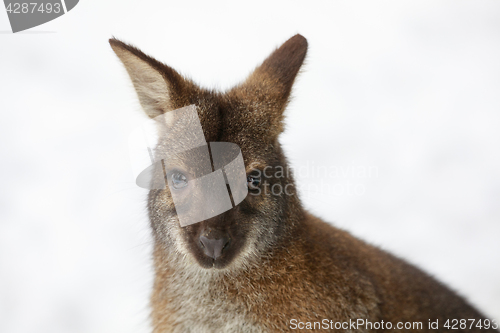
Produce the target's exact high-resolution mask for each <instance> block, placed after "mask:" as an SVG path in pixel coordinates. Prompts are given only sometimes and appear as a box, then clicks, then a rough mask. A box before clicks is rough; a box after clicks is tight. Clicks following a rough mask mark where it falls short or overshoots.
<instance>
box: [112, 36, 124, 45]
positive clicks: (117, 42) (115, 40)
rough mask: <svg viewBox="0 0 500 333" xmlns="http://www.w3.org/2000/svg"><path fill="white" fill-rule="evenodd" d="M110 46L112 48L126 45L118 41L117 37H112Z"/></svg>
mask: <svg viewBox="0 0 500 333" xmlns="http://www.w3.org/2000/svg"><path fill="white" fill-rule="evenodd" d="M109 45H111V47H116V46H118V47H119V46H122V47H123V45H124V43H123V42H122V41H119V40H118V39H116V38H115V37H111V38H110V39H109Z"/></svg>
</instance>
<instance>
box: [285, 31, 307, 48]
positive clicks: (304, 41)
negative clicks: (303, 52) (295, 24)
mask: <svg viewBox="0 0 500 333" xmlns="http://www.w3.org/2000/svg"><path fill="white" fill-rule="evenodd" d="M292 40H293V41H294V43H297V44H299V45H300V46H302V47H305V48H307V45H308V43H307V39H306V38H305V37H304V36H302V35H301V34H296V35H295V36H293V37H292V38H290V39H289V41H292Z"/></svg>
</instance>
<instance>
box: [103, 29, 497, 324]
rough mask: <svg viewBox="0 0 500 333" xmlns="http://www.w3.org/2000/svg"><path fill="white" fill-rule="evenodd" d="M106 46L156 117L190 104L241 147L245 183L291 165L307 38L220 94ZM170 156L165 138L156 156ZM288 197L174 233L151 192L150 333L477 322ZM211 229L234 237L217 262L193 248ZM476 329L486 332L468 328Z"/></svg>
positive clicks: (435, 287) (449, 295) (447, 294)
mask: <svg viewBox="0 0 500 333" xmlns="http://www.w3.org/2000/svg"><path fill="white" fill-rule="evenodd" d="M110 43H111V46H112V48H113V50H114V51H115V52H116V54H117V55H118V57H119V58H120V59H121V60H122V62H123V63H124V64H125V67H126V69H127V71H128V73H129V75H130V77H131V79H132V82H133V84H134V86H135V88H136V91H137V93H138V96H139V100H140V102H141V105H142V107H143V109H144V110H145V111H146V113H147V114H148V115H149V116H150V117H151V118H154V117H155V116H157V115H159V114H162V113H164V112H168V111H171V110H174V109H177V108H181V107H184V106H187V105H191V104H195V105H196V106H197V108H198V113H199V114H198V115H199V118H200V121H201V124H202V127H203V131H204V134H205V138H206V141H207V142H210V141H226V142H233V143H236V144H238V145H239V146H240V147H241V150H242V153H243V157H244V161H245V165H246V166H247V172H248V173H249V174H251V173H252V172H254V171H255V170H260V171H262V170H263V169H264V168H265V167H270V168H273V169H277V168H279V167H285V168H286V166H287V161H286V159H285V157H284V155H283V152H282V150H281V147H280V144H279V142H278V136H279V134H280V133H281V132H282V130H283V123H282V120H283V112H284V110H285V108H286V106H287V103H288V100H289V97H290V92H291V89H292V85H293V82H294V80H295V77H296V75H297V73H298V72H299V69H300V67H301V65H302V63H303V61H304V58H305V55H306V51H307V41H306V39H305V38H304V37H302V36H300V35H296V36H294V37H292V38H291V39H290V40H288V41H287V42H286V43H285V44H283V45H282V46H281V47H280V48H278V49H277V50H276V51H275V52H274V53H273V54H271V55H270V56H269V57H268V58H267V59H266V60H265V61H264V62H263V64H262V65H261V66H259V67H258V68H257V69H256V70H255V71H254V72H253V74H251V75H250V76H249V78H248V79H247V80H246V81H244V82H243V83H241V84H240V85H238V86H236V87H235V88H233V89H231V90H229V91H227V92H225V93H222V92H216V91H210V90H206V89H203V88H200V87H198V86H197V85H195V84H194V83H193V82H192V81H190V80H188V79H185V78H183V77H182V76H180V75H179V74H178V73H177V72H176V71H175V70H174V69H172V68H171V67H169V66H166V65H164V64H162V63H160V62H158V61H156V60H155V59H153V58H151V57H149V56H147V55H145V54H144V53H142V52H141V51H139V50H138V49H136V48H134V47H132V46H130V45H127V44H124V43H122V42H120V41H118V40H116V39H111V40H110ZM165 149H168V147H167V144H166V141H164V140H163V139H162V138H160V141H159V143H158V147H157V149H156V150H157V152H158V154H160V155H161V153H162V151H164V150H165ZM276 184H277V185H279V186H281V188H285V187H286V186H287V185H290V186H289V187H288V188H289V189H293V178H292V175H284V176H283V177H281V176H280V177H275V176H273V177H270V178H266V179H265V181H264V182H263V183H262V184H261V188H262V190H264V189H269V188H271V187H272V186H273V185H276ZM289 194H290V195H285V194H281V195H272V194H270V193H268V194H265V193H264V191H262V192H261V193H260V194H258V195H255V194H252V193H250V194H249V195H248V197H247V198H246V199H245V200H244V201H243V202H242V203H241V204H240V205H239V206H237V207H236V208H234V209H232V210H230V211H228V212H226V213H224V214H221V215H219V216H217V217H215V218H212V219H209V220H206V221H202V222H200V223H197V224H194V225H190V226H187V227H184V228H181V227H180V226H179V223H178V221H177V219H176V216H175V210H174V207H173V203H172V198H171V195H170V192H169V190H168V189H165V190H151V191H150V194H149V199H148V207H149V215H150V219H151V225H152V228H153V235H154V240H155V248H154V264H155V271H156V278H155V283H154V290H153V293H152V298H151V301H152V307H153V313H152V320H153V326H154V332H204V331H206V332H284V331H289V330H290V320H291V319H297V320H298V321H302V322H313V321H321V320H323V319H328V320H333V321H334V322H336V321H349V319H352V320H354V321H355V320H357V319H366V320H369V321H371V322H380V321H382V320H383V321H384V322H388V321H390V322H392V323H393V324H395V323H397V322H405V321H409V322H416V321H420V322H422V323H423V330H422V331H432V330H428V327H427V325H428V321H429V320H431V321H435V320H436V319H439V323H440V325H441V326H440V329H439V330H438V331H444V329H443V328H442V325H443V324H444V322H445V321H446V320H447V319H481V318H483V317H482V316H481V314H479V313H478V312H477V311H476V310H475V309H473V308H472V307H471V306H470V305H468V304H467V302H466V301H464V300H463V299H462V298H460V297H459V296H457V295H456V294H455V293H454V292H452V291H450V290H449V289H447V288H446V287H445V286H443V285H442V284H440V283H439V282H437V281H436V280H434V279H433V278H431V277H430V276H429V275H427V274H425V273H423V272H422V271H420V270H418V269H417V268H415V267H413V266H411V265H409V264H408V263H406V262H405V261H403V260H400V259H398V258H396V257H394V256H392V255H390V254H388V253H386V252H384V251H382V250H380V249H378V248H376V247H373V246H371V245H368V244H366V243H364V242H363V241H360V240H358V239H356V238H354V237H353V236H351V235H350V234H349V233H347V232H345V231H342V230H339V229H337V228H335V227H333V226H331V225H329V224H327V223H325V222H323V221H321V220H319V219H318V218H315V217H314V216H312V215H310V214H308V213H307V212H306V211H305V210H304V209H303V208H302V206H301V203H300V200H299V198H298V196H297V195H296V193H295V192H294V191H291V193H289ZM207 230H216V231H217V232H224V233H226V234H228V235H229V237H230V239H231V245H230V247H229V248H228V249H226V250H225V252H224V253H223V255H222V257H221V258H220V259H217V260H215V261H214V260H213V259H211V258H206V256H204V255H203V252H201V250H200V247H199V237H200V235H201V234H202V233H204V232H207ZM320 331H326V330H320ZM332 331H335V330H332ZM339 331H359V332H363V331H365V330H364V329H359V330H350V329H340V330H339ZM379 331H384V330H379ZM389 331H391V330H389ZM394 331H397V330H394ZM434 331H435V330H434ZM479 331H481V332H483V331H488V330H478V329H474V328H473V329H472V330H471V332H479ZM489 331H490V332H493V331H494V330H492V329H490V330H489Z"/></svg>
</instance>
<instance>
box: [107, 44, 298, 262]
mask: <svg viewBox="0 0 500 333" xmlns="http://www.w3.org/2000/svg"><path fill="white" fill-rule="evenodd" d="M110 43H111V46H112V47H113V50H114V51H115V52H116V54H117V55H118V56H119V58H120V59H121V60H122V61H123V63H124V64H125V67H126V69H127V71H128V73H129V75H130V77H131V78H132V82H133V83H134V86H135V88H136V90H137V93H138V96H139V100H140V102H141V105H142V107H143V109H144V110H145V111H146V113H147V115H148V116H149V117H151V118H155V117H157V116H158V115H161V114H163V113H166V112H169V111H172V110H175V109H179V108H182V107H184V106H188V105H191V104H194V105H196V106H197V109H198V113H199V118H200V121H201V125H202V127H203V131H204V134H205V138H206V141H207V142H209V141H211V142H214V141H221V142H232V143H236V144H237V145H238V146H239V147H241V150H242V155H243V158H244V162H245V165H246V166H247V170H246V171H247V174H248V182H249V183H248V186H249V195H248V196H247V198H246V199H245V200H244V201H243V202H242V203H241V204H240V205H238V206H236V207H235V208H234V209H231V210H229V211H228V212H226V213H223V214H221V215H218V216H216V217H213V218H211V219H208V220H205V221H202V222H200V223H196V224H192V225H189V226H186V227H180V226H179V221H178V220H177V218H176V216H175V207H174V204H173V202H172V197H171V195H170V191H169V190H168V188H167V189H165V190H153V191H151V193H150V195H149V209H150V215H151V220H152V224H153V229H154V232H155V236H156V238H157V239H158V241H159V242H162V243H164V245H165V246H166V247H169V248H172V247H173V248H175V251H177V252H178V253H180V254H182V255H184V256H187V257H189V256H192V257H193V258H195V259H196V261H197V262H198V264H199V265H200V266H201V267H204V268H212V267H214V268H224V267H226V266H228V265H230V264H231V263H234V264H235V265H236V266H238V265H240V266H241V265H243V266H244V265H245V263H247V264H248V262H249V261H251V260H252V258H258V257H260V256H261V255H262V254H263V253H264V252H265V251H267V250H268V248H269V246H272V245H273V244H274V243H275V242H276V241H277V240H278V239H279V237H280V234H281V233H283V232H285V231H286V230H287V225H285V224H284V222H283V216H284V212H285V211H286V210H290V209H292V210H294V209H295V210H296V207H294V205H295V206H297V205H299V203H298V201H297V200H296V199H294V200H285V199H284V198H283V197H284V195H273V194H272V193H273V192H274V193H278V192H283V194H284V192H285V191H286V193H287V194H288V195H292V196H294V187H293V181H292V179H291V176H290V174H289V172H287V170H288V169H287V168H286V161H285V158H284V156H283V154H282V152H281V148H280V145H279V142H278V140H277V139H278V135H279V134H280V133H281V131H282V130H283V124H282V118H283V111H284V109H285V107H286V104H287V102H288V98H289V95H290V91H291V88H292V84H293V81H294V79H295V76H296V74H297V73H298V71H299V69H300V66H301V65H302V62H303V60H304V58H305V55H306V50H307V42H306V40H305V39H304V38H303V37H302V36H300V35H297V36H295V37H293V38H292V39H290V40H289V41H288V42H287V43H285V44H284V45H283V46H282V47H281V48H279V49H278V50H276V51H275V52H274V53H273V54H272V55H271V56H270V57H269V58H268V59H267V60H266V61H265V62H264V63H263V64H262V65H261V66H260V67H258V68H257V69H256V70H255V71H254V73H253V74H252V75H251V76H250V77H249V78H248V79H247V80H246V81H245V82H243V83H242V84H240V85H239V86H237V87H235V88H233V89H232V90H230V91H228V92H226V93H224V94H222V93H217V92H213V91H209V90H205V89H202V88H199V87H197V86H196V85H194V84H193V83H192V82H191V81H189V80H186V79H184V78H182V77H181V76H180V75H179V74H178V73H176V72H175V71H174V70H173V69H171V68H170V67H167V66H165V65H163V64H161V63H159V62H157V61H156V60H154V59H152V58H150V57H148V56H146V55H145V54H143V53H142V52H141V51H139V50H138V49H136V48H133V47H131V46H129V45H126V44H124V43H122V42H119V41H117V40H111V41H110ZM169 128H174V129H175V126H170V127H169ZM179 130H182V128H180V129H179ZM160 132H161V130H160ZM176 137H182V136H181V135H179V134H178V133H175V132H173V133H172V131H169V132H166V133H162V134H160V140H159V143H158V147H157V149H156V150H157V154H158V155H160V156H161V154H162V151H163V150H168V149H171V148H172V147H171V145H172V144H174V145H175V144H179V145H182V144H183V142H179V141H178V140H176ZM186 160H188V161H193V162H194V163H191V165H188V164H190V163H185V162H186ZM196 160H197V157H196V153H193V154H192V156H190V157H189V158H187V159H186V158H184V161H180V160H177V161H176V160H175V159H174V160H172V159H171V158H170V159H165V162H166V163H167V165H166V168H167V174H168V173H169V170H178V171H179V174H181V175H182V176H181V177H187V178H188V179H189V178H190V177H192V176H193V174H194V173H195V170H193V166H194V165H196ZM264 169H265V171H266V172H265V175H266V177H264ZM275 176H277V177H275ZM185 191H186V192H187V194H186V195H189V193H188V191H189V190H185Z"/></svg>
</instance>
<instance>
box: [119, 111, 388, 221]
mask: <svg viewBox="0 0 500 333" xmlns="http://www.w3.org/2000/svg"><path fill="white" fill-rule="evenodd" d="M129 147H130V153H131V163H132V169H133V171H134V177H135V180H136V184H137V185H138V186H139V187H142V188H145V189H149V190H162V189H167V188H168V189H169V193H170V195H171V197H172V201H173V202H174V205H175V211H176V214H177V217H178V218H179V222H180V225H181V226H187V225H190V224H194V223H197V222H201V221H203V220H206V219H209V218H211V217H214V216H217V215H220V214H222V213H224V212H226V211H228V210H230V209H232V208H234V207H236V206H237V205H238V204H240V203H241V202H242V201H243V200H244V199H245V198H246V197H247V196H249V195H250V196H260V195H264V196H292V195H296V194H297V191H298V192H306V193H307V192H314V193H319V194H321V195H326V196H345V195H348V196H353V195H356V196H360V195H364V194H365V192H366V188H365V181H366V179H368V178H376V177H378V168H377V167H376V166H363V165H358V164H355V163H354V162H352V163H351V164H350V165H330V166H326V165H318V164H316V163H314V162H307V163H306V164H305V165H300V166H299V167H297V168H292V167H283V166H281V165H274V166H271V165H268V166H264V167H258V168H250V169H247V167H246V166H245V163H244V159H243V155H242V152H241V150H240V147H238V145H236V144H234V143H230V142H206V141H205V136H204V133H203V129H202V126H201V123H200V119H199V117H198V111H197V108H196V106H195V105H190V106H186V107H183V108H180V109H177V110H173V111H169V112H166V113H164V114H162V115H160V116H158V117H155V118H154V119H149V120H147V121H145V122H144V123H143V124H142V126H140V127H139V128H137V129H136V130H134V131H133V132H132V133H131V135H130V137H129ZM295 176H296V177H300V178H301V180H304V179H305V180H308V179H309V180H311V181H302V182H300V183H302V184H305V185H302V186H300V187H298V188H295V185H294V184H293V181H291V179H292V178H293V177H295ZM313 180H314V181H313ZM318 180H319V182H318Z"/></svg>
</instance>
